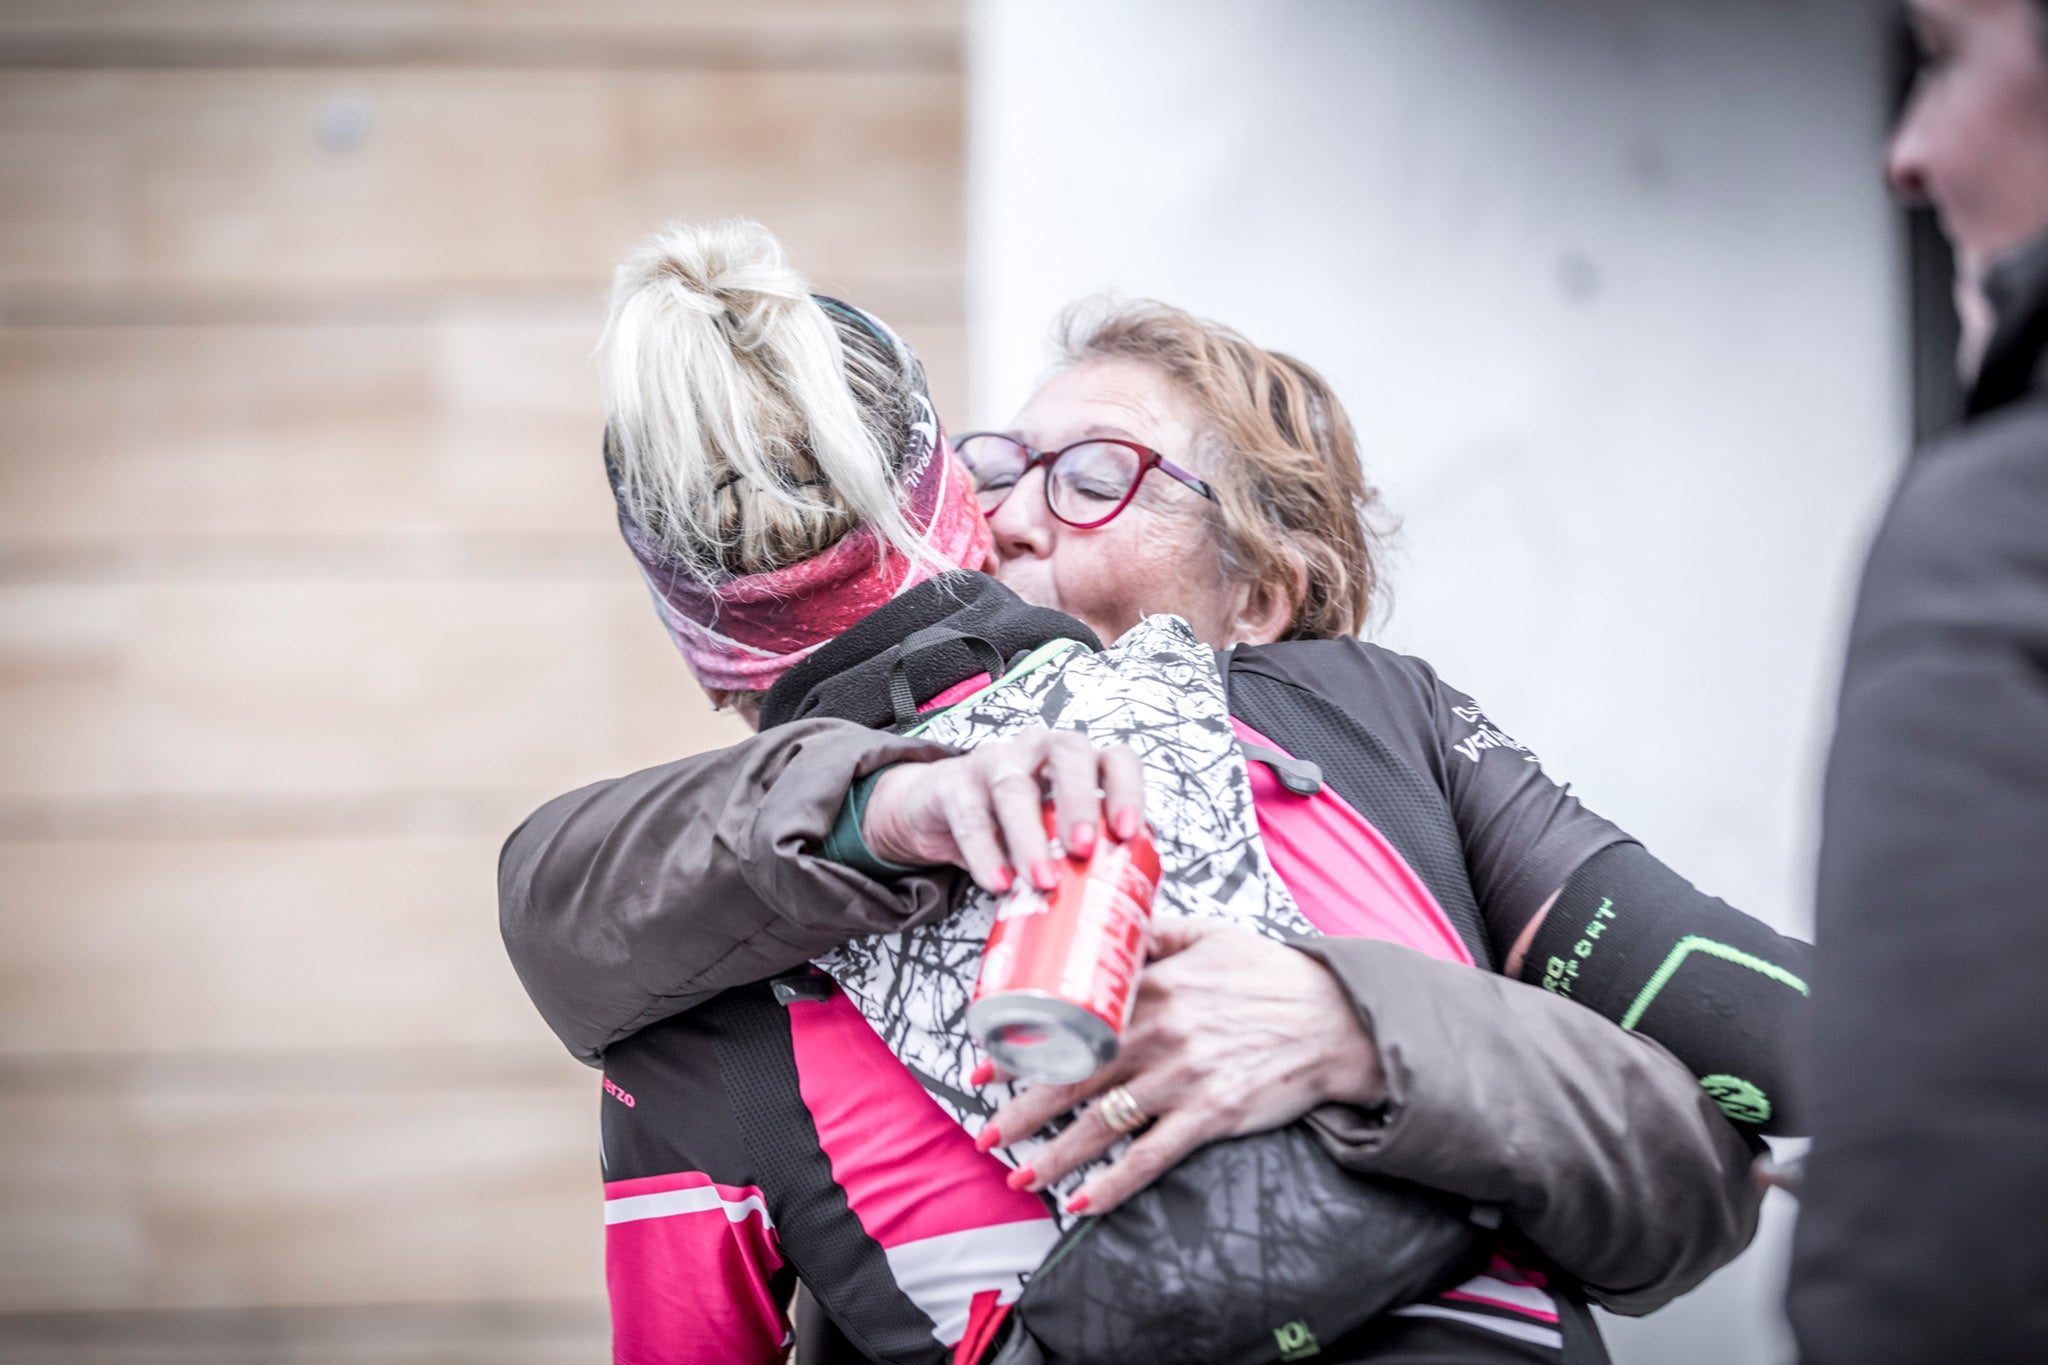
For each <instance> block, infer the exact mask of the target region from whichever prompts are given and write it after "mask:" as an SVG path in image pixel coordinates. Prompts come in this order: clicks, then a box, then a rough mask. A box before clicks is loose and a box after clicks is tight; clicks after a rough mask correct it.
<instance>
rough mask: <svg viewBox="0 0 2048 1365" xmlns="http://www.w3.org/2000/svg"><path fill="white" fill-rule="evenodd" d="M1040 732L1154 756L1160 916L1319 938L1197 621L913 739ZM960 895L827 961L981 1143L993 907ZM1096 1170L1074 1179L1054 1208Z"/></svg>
mask: <svg viewBox="0 0 2048 1365" xmlns="http://www.w3.org/2000/svg"><path fill="white" fill-rule="evenodd" d="M1037 726H1044V727H1047V728H1050V729H1055V730H1075V731H1079V732H1081V733H1083V734H1086V735H1087V736H1088V737H1089V738H1090V739H1092V740H1094V741H1095V742H1096V743H1097V744H1108V743H1115V742H1121V743H1125V744H1128V745H1130V746H1131V747H1132V748H1133V749H1135V750H1136V751H1137V752H1138V754H1139V756H1140V757H1141V758H1142V759H1143V760H1144V764H1145V810H1146V815H1147V817H1148V818H1149V820H1150V821H1151V824H1152V829H1153V837H1154V841H1155V843H1156V844H1157V846H1158V849H1159V862H1160V883H1159V896H1158V900H1157V901H1156V902H1155V904H1154V910H1155V913H1156V912H1161V911H1164V912H1168V913H1172V914H1177V915H1201V916H1207V917H1210V918H1216V919H1225V920H1232V921H1235V922H1237V923H1239V924H1242V925H1245V926H1247V927H1249V928H1252V929H1255V930H1257V931H1259V932H1260V933H1264V934H1268V935H1270V936H1273V937H1276V938H1277V937H1281V936H1284V935H1290V934H1308V933H1314V932H1315V930H1314V928H1313V927H1312V926H1311V925H1310V924H1309V922H1308V921H1307V920H1306V919H1305V918H1303V916H1302V914H1301V911H1300V910H1299V909H1298V908H1297V907H1296V906H1295V903H1294V898H1293V897H1292V896H1291V895H1290V894H1289V893H1288V890H1287V888H1286V886H1285V885H1284V884H1282V882H1281V881H1280V879H1279V877H1278V875H1276V874H1275V872H1274V871H1273V867H1272V864H1271V862H1270V861H1269V860H1268V859H1267V857H1266V852H1265V848H1264V845H1263V843H1262V842H1261V840H1260V838H1259V826H1258V818H1257V814H1256V812H1255V811H1254V809H1253V805H1252V789H1251V783H1250V781H1249V779H1248V777H1247V775H1246V771H1245V761H1244V758H1243V756H1242V755H1241V754H1240V753H1239V751H1238V747H1237V738H1236V735H1235V733H1234V732H1233V731H1232V729H1231V724H1230V714H1229V711H1228V710H1227V708H1226V704H1225V698H1224V693H1223V686H1222V681H1221V679H1220V677H1219V676H1218V674H1217V671H1216V665H1215V661H1214V655H1213V654H1212V653H1211V651H1210V650H1209V649H1208V648H1207V647H1206V646H1204V645H1203V644H1201V642H1200V641H1198V640H1196V639H1195V636H1194V632H1193V631H1192V630H1191V629H1190V628H1189V627H1188V624H1187V622H1185V621H1183V620H1181V619H1180V618H1179V617H1177V616H1150V617H1147V618H1145V620H1143V621H1141V622H1139V624H1138V625H1136V626H1134V627H1133V628H1132V629H1130V630H1129V631H1127V632H1126V633H1125V634H1124V635H1123V637H1122V638H1121V639H1119V640H1118V641H1117V642H1116V644H1115V645H1114V646H1112V647H1111V648H1109V649H1107V650H1105V651H1103V652H1102V653H1100V654H1094V653H1090V652H1089V651H1088V650H1087V649H1086V648H1085V647H1084V646H1082V645H1080V644H1077V643H1074V642H1072V641H1061V642H1057V643H1055V644H1054V645H1051V646H1047V647H1046V648H1044V649H1042V650H1040V651H1038V652H1037V653H1036V654H1035V655H1034V656H1033V657H1032V659H1029V660H1026V661H1023V662H1021V663H1020V664H1019V665H1018V666H1017V667H1015V668H1013V669H1012V670H1011V671H1010V673H1009V674H1007V675H1006V676H1005V677H1004V678H1003V680H1002V681H1001V682H999V683H997V684H996V685H994V686H993V687H990V688H988V689H986V690H984V691H983V692H981V693H979V694H977V695H976V696H973V697H971V698H969V699H968V700H966V701H964V702H961V703H960V704H958V705H956V706H954V707H951V708H949V709H947V710H945V711H942V712H940V713H939V714H937V715H935V716H933V717H932V718H931V719H930V720H928V721H927V722H926V723H925V724H924V725H922V726H921V727H920V728H919V730H918V733H920V734H921V735H923V736H924V737H926V738H930V739H935V740H938V741H940V742H942V743H946V744H950V745H953V746H955V747H957V748H961V749H971V748H973V747H975V746H976V745H978V744H982V743H986V742H987V741H989V740H993V739H1002V738H1006V737H1008V736H1011V735H1014V734H1017V733H1019V732H1021V731H1024V730H1027V729H1031V728H1033V727H1037ZM965 885H967V887H968V890H967V893H966V894H965V895H964V896H963V897H962V898H961V900H960V901H959V903H958V904H957V905H956V906H955V908H954V910H953V913H952V914H950V915H949V916H947V917H946V918H945V919H944V920H941V921H939V922H938V923H935V924H929V925H925V926H923V927H921V928H917V929H911V930H907V931H905V932H902V933H896V934H883V935H876V936H874V937H870V938H864V939H857V940H855V941H854V942H852V943H849V944H847V945H845V946H844V947H842V948H839V949H837V950H835V951H833V952H832V953H830V954H828V955H826V956H824V957H821V958H819V959H818V960H817V963H818V966H820V967H821V968H823V969H824V970H825V971H826V972H828V973H830V974H831V976H832V977H833V978H834V979H835V980H836V981H837V982H838V983H839V985H840V988H841V989H842V990H844V991H845V993H846V995H847V997H848V998H849V999H851V1000H852V1001H853V1003H854V1004H855V1006H857V1007H858V1008H859V1010H860V1011H861V1013H862V1014H863V1015H864V1016H865V1017H866V1018H867V1020H868V1022H869V1023H870V1024H872V1025H873V1026H874V1028H875V1031H876V1032H877V1033H879V1034H880V1035H881V1036H882V1038H883V1040H884V1041H885V1042H887V1043H888V1045H889V1047H890V1050H891V1051H893V1052H894V1053H895V1054H896V1055H897V1057H899V1058H900V1059H902V1061H903V1064H904V1065H905V1066H906V1067H908V1068H909V1069H910V1071H911V1072H912V1074H914V1075H915V1076H917V1078H918V1079H919V1081H920V1082H922V1084H923V1085H924V1087H925V1089H926V1090H927V1091H928V1092H929V1093H930V1094H931V1096H932V1097H933V1098H934V1099H935V1100H937V1101H938V1102H939V1104H940V1105H941V1106H943V1107H944V1108H945V1109H946V1110H947V1111H948V1112H949V1113H951V1114H953V1115H954V1117H956V1118H957V1119H959V1121H960V1123H961V1125H962V1126H963V1127H965V1128H966V1129H967V1130H968V1131H969V1132H971V1133H972V1132H979V1131H980V1129H981V1126H982V1125H983V1124H984V1123H985V1122H986V1121H987V1120H988V1118H989V1116H990V1115H991V1114H993V1113H994V1112H995V1110H996V1108H997V1107H998V1106H999V1105H1000V1104H1001V1103H1002V1101H1003V1100H1004V1099H1005V1098H1007V1090H1006V1088H1005V1087H1002V1086H989V1087H986V1088H985V1089H984V1090H982V1091H979V1092H978V1091H977V1090H976V1089H975V1088H974V1087H973V1086H971V1085H970V1084H969V1083H968V1079H967V1078H968V1075H969V1073H971V1072H972V1071H973V1070H974V1067H975V1065H976V1063H977V1061H978V1060H979V1058H978V1054H977V1051H976V1049H975V1046H974V1043H973V1041H972V1040H971V1039H970V1038H969V1037H968V1034H967V1023H966V1015H967V1005H968V1001H969V999H970V997H971V996H972V994H973V991H974V982H975V977H976V975H977V973H978V972H979V970H980V967H981V953H982V947H983V945H984V944H985V943H986V942H987V940H988V934H989V929H990V927H991V926H992V925H993V924H994V922H995V899H994V897H992V896H990V895H989V894H988V893H987V892H984V891H982V890H980V889H979V888H978V887H974V886H972V884H971V883H965ZM1042 1141H1043V1139H1040V1138H1031V1139H1024V1140H1019V1141H1016V1142H1013V1143H1011V1144H1009V1146H1008V1148H1007V1151H1008V1155H1009V1157H1010V1159H1011V1160H1013V1161H1015V1162H1017V1163H1019V1164H1022V1163H1025V1162H1028V1161H1030V1159H1031V1153H1032V1152H1033V1151H1034V1150H1035V1149H1036V1148H1037V1147H1038V1146H1039V1145H1040V1143H1041V1142H1042ZM1105 1159H1106V1158H1105ZM1098 1164H1099V1163H1098ZM1096 1168H1097V1167H1096V1166H1094V1165H1091V1166H1088V1167H1084V1168H1083V1169H1081V1170H1079V1171H1076V1172H1074V1173H1072V1174H1071V1175H1069V1176H1068V1177H1067V1179H1066V1180H1064V1181H1062V1182H1061V1183H1060V1185H1059V1186H1058V1187H1057V1192H1058V1195H1059V1198H1058V1199H1056V1200H1055V1203H1056V1204H1058V1203H1064V1202H1065V1195H1066V1194H1067V1193H1068V1192H1069V1191H1070V1190H1072V1189H1074V1188H1077V1187H1078V1186H1079V1185H1080V1183H1081V1182H1082V1181H1083V1180H1085V1179H1086V1178H1087V1177H1088V1176H1089V1175H1090V1174H1092V1173H1093V1171H1094V1170H1095V1169H1096ZM1062 1218H1063V1221H1064V1215H1062Z"/></svg>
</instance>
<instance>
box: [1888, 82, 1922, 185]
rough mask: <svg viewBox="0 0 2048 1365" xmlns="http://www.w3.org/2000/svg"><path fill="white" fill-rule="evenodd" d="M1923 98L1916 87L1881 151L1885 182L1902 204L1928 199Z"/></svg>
mask: <svg viewBox="0 0 2048 1365" xmlns="http://www.w3.org/2000/svg"><path fill="white" fill-rule="evenodd" d="M1925 104H1926V102H1925V100H1923V99H1922V98H1921V96H1920V94H1919V93H1918V92H1917V91H1916V92H1915V93H1914V94H1913V96H1912V97H1911V98H1910V99H1908V100H1907V101H1906V107H1905V109H1904V111H1903V112H1901V113H1900V115H1899V126H1898V127H1896V128H1894V129H1893V130H1892V140H1891V143H1890V145H1888V146H1887V147H1886V148H1885V151H1884V183H1885V187H1886V188H1887V189H1889V190H1890V191H1891V192H1892V196H1893V197H1894V198H1896V199H1898V200H1899V201H1900V202H1901V203H1904V204H1913V205H1919V204H1925V203H1926V202H1927V154H1926V127H1925V124H1926V112H1925Z"/></svg>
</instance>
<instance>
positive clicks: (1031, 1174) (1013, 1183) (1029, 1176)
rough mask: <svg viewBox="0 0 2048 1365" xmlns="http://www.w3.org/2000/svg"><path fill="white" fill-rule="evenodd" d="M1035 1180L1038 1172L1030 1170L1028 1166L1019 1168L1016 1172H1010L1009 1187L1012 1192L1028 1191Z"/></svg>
mask: <svg viewBox="0 0 2048 1365" xmlns="http://www.w3.org/2000/svg"><path fill="white" fill-rule="evenodd" d="M1036 1179H1038V1172H1036V1171H1034V1170H1032V1169H1031V1168H1030V1167H1029V1166H1019V1167H1018V1168H1017V1169H1016V1170H1014V1171H1012V1172H1010V1179H1009V1186H1010V1188H1011V1189H1013V1190H1022V1189H1028V1188H1030V1186H1031V1182H1032V1181H1034V1180H1036Z"/></svg>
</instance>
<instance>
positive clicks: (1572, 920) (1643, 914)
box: [1521, 843, 1813, 1134]
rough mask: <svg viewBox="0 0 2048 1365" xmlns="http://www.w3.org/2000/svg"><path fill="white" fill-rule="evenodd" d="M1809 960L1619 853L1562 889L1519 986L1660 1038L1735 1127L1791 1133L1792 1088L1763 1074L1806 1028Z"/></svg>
mask: <svg viewBox="0 0 2048 1365" xmlns="http://www.w3.org/2000/svg"><path fill="white" fill-rule="evenodd" d="M1812 956H1813V948H1812V945H1810V944H1806V943H1801V942H1799V941H1798V940H1797V939H1791V938H1786V937H1785V936H1784V935H1783V934H1779V933H1775V932H1773V931H1772V930H1771V929H1770V928H1769V927H1768V926H1767V925H1765V924H1763V923H1761V922H1759V921H1757V920H1754V919H1751V918H1750V917H1749V916H1747V915H1744V914H1742V913H1741V912H1739V911H1737V910H1736V909H1734V908H1733V907H1732V906H1730V905H1728V904H1727V903H1726V902H1724V901H1720V900H1717V899H1715V898H1714V897H1712V896H1709V895H1707V894H1705V893H1704V892H1702V891H1700V890H1698V889H1697V888H1695V887H1694V886H1693V885H1692V883H1690V882H1688V881H1686V880H1685V878H1683V877H1681V876H1679V875H1678V874H1677V873H1676V872H1673V871H1672V870H1671V869H1670V868H1668V867H1665V866H1664V865H1663V864H1662V863H1660V862H1658V861H1657V860H1656V859H1655V858H1653V857H1651V856H1650V855H1649V853H1648V852H1646V851H1645V850H1644V849H1643V847H1642V845H1640V844H1633V843H1623V844H1614V845H1612V846H1610V847H1608V848H1605V849H1602V850H1601V851H1600V852H1598V853H1596V854H1594V855H1593V856H1592V857H1591V858H1588V859H1587V860H1586V861H1585V863H1583V864H1582V865H1581V866H1580V867H1579V870H1578V871H1577V872H1574V873H1573V874H1572V876H1571V879H1570V880H1569V881H1567V882H1566V883H1565V886H1564V890H1563V891H1561V892H1559V893H1558V897H1557V903H1556V904H1554V905H1552V906H1551V907H1550V914H1549V915H1548V916H1547V917H1546V918H1545V919H1544V921H1543V925H1542V927H1541V928H1540V929H1538V930H1537V931H1536V937H1535V938H1534V939H1533V940H1532V941H1531V943H1530V945H1529V952H1528V956H1527V957H1525V958H1524V959H1523V962H1522V972H1521V976H1522V980H1524V981H1527V982H1529V983H1530V984H1532V985H1537V986H1541V987H1543V988H1544V989H1545V990H1547V991H1551V992H1553V993H1554V994H1557V995H1562V996H1565V997H1567V998H1569V999H1572V1000H1575V1001H1577V1002H1578V1003H1579V1004H1581V1005H1585V1006H1587V1007H1588V1008H1590V1009H1592V1010H1595V1011H1597V1012H1598V1013H1600V1014H1603V1015H1605V1016H1606V1017H1607V1018H1609V1019H1612V1020H1614V1021H1615V1022H1616V1023H1618V1024H1620V1025H1621V1026H1622V1027H1623V1028H1626V1029H1634V1030H1636V1031H1638V1032H1640V1033H1644V1034H1647V1035H1649V1036H1650V1037H1652V1038H1655V1039H1656V1040H1657V1041H1658V1042H1660V1043H1662V1044H1663V1045H1664V1046H1665V1047H1667V1048H1669V1049H1670V1050H1671V1052H1672V1053H1673V1054H1674V1055H1675V1056H1676V1057H1677V1058H1678V1059H1679V1060H1680V1061H1682V1062H1684V1063H1685V1064H1686V1065H1687V1066H1689V1067H1691V1068H1692V1071H1693V1074H1694V1075H1695V1076H1698V1077H1699V1079H1700V1084H1701V1085H1703V1086H1705V1087H1706V1089H1707V1092H1708V1093H1709V1094H1711V1095H1712V1096H1713V1097H1714V1099H1715V1101H1716V1102H1717V1103H1718V1104H1719V1105H1720V1106H1721V1110H1722V1112H1723V1113H1725V1114H1727V1115H1728V1117H1729V1118H1730V1119H1731V1120H1733V1121H1734V1122H1736V1123H1737V1124H1740V1125H1742V1126H1743V1127H1745V1128H1748V1129H1751V1130H1754V1131H1756V1132H1763V1133H1775V1134H1789V1133H1795V1132H1797V1131H1798V1125H1799V1123H1800V1118H1801V1116H1800V1115H1799V1113H1798V1111H1797V1107H1796V1104H1795V1097H1794V1095H1793V1092H1792V1086H1791V1077H1790V1076H1788V1075H1785V1074H1781V1073H1780V1072H1779V1071H1778V1070H1777V1069H1775V1068H1774V1067H1773V1068H1769V1069H1760V1068H1759V1065H1758V1063H1759V1060H1760V1059H1765V1058H1772V1057H1785V1056H1789V1055H1792V1054H1794V1053H1795V1052H1796V1049H1794V1048H1791V1047H1787V1046H1786V1039H1788V1038H1796V1037H1798V1036H1799V1035H1800V1033H1801V1032H1802V1031H1803V1030H1804V1028H1805V1022H1806V1012H1807V983H1808V982H1809V980H1811V972H1810V967H1809V964H1810V962H1811V960H1812Z"/></svg>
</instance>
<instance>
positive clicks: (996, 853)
mask: <svg viewBox="0 0 2048 1365" xmlns="http://www.w3.org/2000/svg"><path fill="white" fill-rule="evenodd" d="M1048 795H1050V797H1051V805H1052V811H1053V827H1054V828H1055V829H1058V830H1060V831H1062V837H1061V843H1062V844H1063V845H1064V846H1065V847H1066V848H1067V850H1068V851H1069V852H1071V853H1072V854H1073V855H1074V856H1076V857H1082V858H1085V857H1088V856H1090V855H1091V854H1092V853H1093V852H1094V849H1095V845H1096V843H1097V841H1098V840H1099V839H1100V838H1101V837H1102V832H1103V830H1104V829H1105V828H1115V829H1117V830H1119V831H1121V830H1123V829H1126V828H1128V829H1130V830H1132V831H1133V832H1135V831H1136V830H1137V828H1138V826H1139V824H1140V823H1141V821H1142V814H1141V813H1142V811H1143V809H1144V804H1145V769H1144V764H1143V763H1142V762H1140V760H1139V758H1138V753H1137V750H1135V749H1133V748H1131V747H1130V746H1129V745H1127V744H1111V745H1108V746H1106V747H1103V748H1099V749H1098V748H1097V747H1095V745H1094V743H1093V742H1092V741H1090V740H1089V739H1088V737H1087V736H1086V735H1083V734H1079V733H1077V732H1075V731H1071V730H1058V731H1055V730H1043V729H1041V730H1027V731H1025V732H1023V733H1022V734H1018V735H1014V736H1012V737H1011V738H1009V739H1005V740H999V741H996V742H995V743H992V744H983V745H981V746H979V747H978V748H976V749H975V750H974V751H973V752H971V753H965V754H956V755H953V756H950V757H946V758H938V759H932V760H929V761H922V760H912V761H908V762H902V763H898V764H896V765H894V766H893V767H889V768H885V769H884V770H883V771H882V774H881V776H880V777H878V778H876V779H875V782H874V786H873V788H872V789H871V790H870V791H869V792H868V795H867V804H866V805H865V806H864V807H863V809H862V812H861V838H862V839H863V840H864V841H866V843H867V846H868V849H869V851H870V852H872V853H873V854H874V855H875V856H876V857H878V858H883V859H886V860H887V861H889V862H893V863H901V864H903V865H905V866H907V867H934V866H938V865H940V864H950V865H952V866H954V867H960V868H964V869H966V871H967V873H968V875H970V876H971V877H973V878H974V880H975V883H976V884H977V885H979V886H981V887H982V888H983V889H984V890H987V891H990V892H993V893H994V894H996V895H1002V894H1003V893H1004V892H1006V891H1008V890H1010V889H1011V888H1012V887H1014V885H1015V884H1016V878H1017V871H1016V870H1017V869H1026V870H1028V871H1029V873H1030V875H1031V879H1032V882H1033V884H1034V885H1036V886H1038V887H1039V888H1040V889H1041V890H1050V889H1051V887H1052V884H1053V878H1052V877H1051V876H1050V875H1047V876H1040V875H1039V867H1040V865H1041V864H1043V865H1044V866H1045V867H1046V868H1048V869H1049V868H1050V867H1051V863H1050V862H1049V861H1048V857H1047V855H1048V854H1049V853H1050V852H1051V844H1050V841H1049V840H1048V839H1047V837H1046V822H1045V807H1046V803H1047V797H1048ZM1110 811H1113V812H1116V814H1115V816H1114V817H1113V818H1112V817H1110V816H1108V815H1107V814H1106V812H1110ZM1122 837H1125V838H1128V837H1129V836H1128V835H1123V836H1122Z"/></svg>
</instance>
